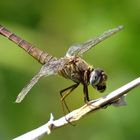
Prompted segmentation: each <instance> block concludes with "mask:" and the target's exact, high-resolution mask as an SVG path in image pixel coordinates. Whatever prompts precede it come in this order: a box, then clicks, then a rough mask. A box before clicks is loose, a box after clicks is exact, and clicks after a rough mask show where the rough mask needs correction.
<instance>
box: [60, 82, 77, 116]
mask: <svg viewBox="0 0 140 140" xmlns="http://www.w3.org/2000/svg"><path fill="white" fill-rule="evenodd" d="M78 85H79V83H76V84H74V85H72V86H70V87H67V88H65V89H63V90H61V91H60V95H61V103H62V109H63V112H64V114H65V111H64V106H63V104H64V105H65V107H66V109H67V110H68V112H70V110H69V108H68V106H67V104H66V102H65V98H66V97H67V96H68V95H69V94H70V93H71V92H72V91H73V90H74V89H75V88H76V87H77V86H78Z"/></svg>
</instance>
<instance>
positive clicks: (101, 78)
mask: <svg viewBox="0 0 140 140" xmlns="http://www.w3.org/2000/svg"><path fill="white" fill-rule="evenodd" d="M122 29H123V26H118V27H116V28H113V29H109V30H107V31H105V32H104V33H102V34H100V35H99V36H97V37H95V38H93V39H90V40H88V41H86V42H84V43H81V44H77V45H73V46H71V47H69V49H68V51H67V52H66V55H65V56H64V57H61V58H57V57H53V56H52V55H51V54H48V53H47V52H45V51H42V50H41V49H39V48H37V47H35V46H34V45H32V44H30V43H29V42H27V41H25V40H23V39H22V38H21V37H19V36H17V35H16V34H14V33H12V32H11V31H9V30H8V29H7V28H5V27H4V26H2V25H0V34H1V35H3V36H5V37H6V38H8V39H9V40H11V41H12V42H14V43H16V44H17V45H18V46H19V47H21V48H22V49H24V50H25V51H26V52H27V53H28V54H29V55H31V56H32V57H33V58H35V59H36V60H37V61H39V62H40V63H41V64H42V67H41V69H40V71H39V72H38V73H37V74H36V75H35V76H34V77H33V78H32V79H31V80H30V82H29V83H28V84H27V85H26V86H25V87H24V88H23V89H22V90H21V92H20V93H19V95H18V96H17V98H16V101H15V102H16V103H20V102H21V101H22V100H23V99H24V98H25V96H26V95H27V93H28V92H29V91H30V90H31V88H32V87H33V86H34V85H35V84H36V83H37V82H38V80H39V79H40V78H41V77H44V76H45V77H46V76H50V75H60V76H62V77H64V78H66V79H70V80H72V81H73V82H74V84H73V85H72V86H69V87H67V88H65V89H63V90H61V91H60V95H61V101H62V102H64V103H65V98H66V97H67V96H68V95H69V94H70V93H71V92H72V91H73V90H74V89H76V88H77V87H78V86H79V84H82V85H83V93H84V94H83V95H84V96H83V97H84V102H85V103H87V102H88V101H90V99H89V93H88V86H89V85H91V86H92V87H93V88H94V89H95V90H97V91H99V92H103V91H105V89H106V81H107V74H106V73H105V72H104V70H102V69H100V68H94V67H93V66H91V65H89V64H88V63H87V62H86V61H85V60H83V59H82V55H83V54H84V53H85V52H87V51H88V50H90V49H91V48H93V47H94V46H96V45H97V44H99V43H100V42H102V41H103V40H105V39H107V38H109V37H110V36H112V35H113V34H115V33H117V32H119V31H120V30H122ZM65 106H66V107H67V105H66V103H65Z"/></svg>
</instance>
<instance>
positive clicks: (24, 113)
mask: <svg viewBox="0 0 140 140" xmlns="http://www.w3.org/2000/svg"><path fill="white" fill-rule="evenodd" d="M0 24H2V25H4V26H5V27H7V28H8V29H9V30H11V31H12V32H14V33H16V34H17V35H19V36H21V37H22V38H23V39H25V40H27V41H29V42H31V43H33V44H35V45H36V46H38V47H39V48H41V49H43V50H46V51H47V52H48V53H50V54H52V55H54V56H57V57H61V56H63V55H65V52H66V51H67V49H68V48H69V46H70V45H72V44H75V43H79V42H80V43H82V42H84V41H86V40H88V39H90V38H92V37H94V36H96V35H98V34H100V33H102V32H104V31H105V30H108V29H110V28H114V27H116V26H118V25H124V26H125V28H124V30H123V31H121V32H119V33H117V34H116V35H114V36H112V37H110V38H109V39H107V40H106V41H104V42H102V43H101V44H99V45H98V46H97V47H95V48H94V49H92V50H90V51H89V52H88V53H86V54H85V55H84V59H85V60H86V61H87V62H89V63H90V64H93V66H94V67H101V68H103V69H104V70H105V71H106V73H107V74H108V77H109V78H108V88H107V90H106V92H105V93H103V94H100V93H98V92H96V91H95V90H94V89H92V87H89V92H90V97H91V98H92V99H93V98H97V97H99V96H102V95H104V94H107V93H109V92H111V91H112V90H115V89H116V88H118V87H120V86H121V85H123V84H125V83H127V82H129V81H131V80H133V79H135V78H136V77H138V76H139V75H140V71H139V67H140V62H139V59H140V47H139V46H140V45H139V44H140V1H139V0H117V1H113V0H104V1H101V0H87V1H86V0H71V1H64V0H59V1H57V0H50V1H49V0H40V1H37V0H24V1H20V0H12V1H9V0H1V1H0ZM40 67H41V65H40V64H39V63H38V62H37V61H35V60H34V59H33V58H32V57H30V56H29V55H28V54H26V53H25V52H24V51H23V50H22V49H20V48H18V46H17V45H15V44H14V43H12V42H11V41H9V40H7V39H6V38H4V37H2V36H0V140H8V139H12V138H14V137H16V136H18V135H21V134H23V133H25V132H27V131H29V130H32V129H34V128H37V127H38V126H40V125H42V124H44V123H45V122H47V121H48V120H49V116H50V113H51V112H52V113H53V115H54V116H55V119H57V118H59V117H61V116H62V115H63V112H62V109H61V103H60V96H59V91H60V90H61V89H63V88H65V87H68V86H69V85H71V84H72V83H73V82H72V81H69V80H66V79H63V78H61V77H59V76H51V77H47V78H43V79H42V80H40V81H39V83H38V84H37V85H36V86H35V87H34V88H33V89H32V90H31V91H30V94H29V95H28V96H27V97H26V99H25V100H24V101H23V102H22V103H21V104H15V103H14V101H15V99H16V96H17V95H18V93H19V92H20V90H21V89H22V88H23V87H24V86H25V85H26V83H27V82H29V80H30V79H31V78H32V77H33V76H34V75H35V74H36V73H37V72H38V71H39V69H40ZM139 91H140V88H137V89H135V90H133V91H131V92H130V94H129V95H128V96H127V103H128V105H127V106H125V107H119V108H114V107H108V108H107V109H103V110H100V111H97V112H95V113H91V114H89V115H88V116H86V117H85V118H83V119H81V120H80V121H78V122H76V124H77V125H76V127H73V126H71V125H67V126H64V127H63V128H60V129H58V130H56V131H54V132H53V133H52V134H51V135H49V136H44V137H43V138H42V139H43V140H45V139H48V140H58V139H67V140H73V139H74V140H77V139H80V140H85V139H86V140H93V139H94V140H112V139H113V140H118V139H119V140H131V139H139V138H140V110H139V106H140V101H139V100H140V99H139V98H140V93H139ZM67 102H68V104H69V106H70V108H71V110H72V109H76V108H78V107H80V106H82V105H83V104H84V103H83V93H82V86H79V87H78V88H77V89H76V90H75V91H74V92H73V94H72V95H70V96H69V97H68V99H67Z"/></svg>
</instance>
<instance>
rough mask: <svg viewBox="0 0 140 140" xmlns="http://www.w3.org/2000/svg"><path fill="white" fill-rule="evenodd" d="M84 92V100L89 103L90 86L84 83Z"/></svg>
mask: <svg viewBox="0 0 140 140" xmlns="http://www.w3.org/2000/svg"><path fill="white" fill-rule="evenodd" d="M83 92H84V102H85V103H87V102H88V101H89V95H88V86H87V85H86V84H84V85H83Z"/></svg>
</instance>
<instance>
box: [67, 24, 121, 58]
mask: <svg viewBox="0 0 140 140" xmlns="http://www.w3.org/2000/svg"><path fill="white" fill-rule="evenodd" d="M121 29H123V26H118V27H117V28H114V29H110V30H108V31H106V32H104V33H103V34H101V35H99V36H97V37H95V38H94V39H91V40H88V41H86V42H85V43H83V44H79V45H75V46H71V47H70V48H69V49H68V51H67V53H66V56H67V57H69V56H74V55H82V54H83V53H84V52H86V51H88V50H89V49H90V48H92V47H94V46H95V45H97V44H98V43H100V42H102V41H103V40H105V39H106V38H108V37H110V36H112V35H113V34H115V33H117V32H119V31H120V30H121Z"/></svg>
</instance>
